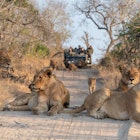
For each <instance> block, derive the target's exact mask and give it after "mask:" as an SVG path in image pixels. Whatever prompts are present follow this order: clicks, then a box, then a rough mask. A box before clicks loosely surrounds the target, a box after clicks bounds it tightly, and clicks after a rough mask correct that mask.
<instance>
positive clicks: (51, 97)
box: [8, 66, 140, 122]
mask: <svg viewBox="0 0 140 140" xmlns="http://www.w3.org/2000/svg"><path fill="white" fill-rule="evenodd" d="M120 72H121V74H122V78H121V80H120V82H119V85H118V88H117V89H115V90H110V89H108V88H101V89H98V90H95V86H96V85H95V84H96V82H95V81H96V79H94V84H92V86H93V87H94V88H93V90H89V91H90V94H89V95H88V96H87V97H86V99H85V101H84V103H83V104H82V105H81V106H80V107H77V108H75V109H69V108H68V109H64V107H68V104H69V102H70V94H69V92H68V90H67V89H66V88H65V86H64V84H63V83H62V82H61V81H60V80H58V78H57V77H56V76H55V75H54V74H52V70H51V68H44V69H42V70H41V71H40V72H38V73H37V74H36V75H35V76H34V79H33V81H32V83H31V84H30V86H29V88H30V89H31V91H32V93H29V94H26V95H24V96H23V97H18V98H16V99H15V100H14V101H13V102H11V103H10V104H9V105H8V108H9V109H10V110H32V111H33V113H34V114H42V113H47V114H48V115H56V114H57V113H80V112H82V111H83V110H87V112H88V115H89V116H92V117H94V118H97V119H103V118H105V117H109V118H112V119H118V120H127V119H132V120H135V121H138V122H140V81H139V80H140V71H139V69H138V68H136V67H134V66H130V67H129V66H127V67H124V68H121V69H120ZM89 86H90V85H89ZM89 88H90V87H89ZM21 99H22V101H21ZM21 105H22V106H21Z"/></svg>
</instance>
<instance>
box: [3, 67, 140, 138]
mask: <svg viewBox="0 0 140 140" xmlns="http://www.w3.org/2000/svg"><path fill="white" fill-rule="evenodd" d="M54 73H55V74H56V75H57V76H58V78H59V79H60V80H62V81H63V83H64V85H65V86H66V87H67V88H68V89H69V91H70V94H71V102H70V106H77V105H81V104H82V103H83V101H84V99H85V97H86V96H87V95H88V85H87V78H88V76H93V75H94V76H96V77H98V76H99V73H98V72H97V71H93V70H92V69H86V70H85V69H84V70H78V71H76V72H66V71H55V72H54ZM97 82H98V83H97V87H98V88H99V87H101V86H104V83H103V81H100V80H98V81H97ZM58 139H59V140H66V139H67V140H128V139H129V140H139V139H140V124H139V123H136V122H132V121H118V120H112V119H103V120H97V119H94V118H92V117H88V116H86V112H83V113H81V114H80V116H77V117H74V116H71V115H69V114H58V115H56V116H53V117H50V116H46V115H39V116H37V115H33V114H32V112H28V111H27V112H22V111H21V112H13V111H11V112H10V111H4V112H3V111H2V112H0V140H58Z"/></svg>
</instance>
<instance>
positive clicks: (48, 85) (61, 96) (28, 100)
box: [8, 67, 70, 115]
mask: <svg viewBox="0 0 140 140" xmlns="http://www.w3.org/2000/svg"><path fill="white" fill-rule="evenodd" d="M29 88H30V89H31V91H32V93H30V94H25V95H22V96H20V97H18V98H16V99H15V100H14V101H13V102H12V103H10V104H9V106H8V109H10V110H32V111H33V113H34V114H43V113H46V112H47V113H48V115H56V114H57V113H59V112H60V111H61V110H63V107H68V105H69V101H70V94H69V91H68V90H67V89H66V88H65V86H64V84H63V83H62V82H61V81H60V80H58V79H57V77H56V76H55V75H54V74H52V68H50V67H48V68H44V69H42V70H41V71H39V72H38V73H37V74H36V75H35V76H34V79H33V81H32V83H31V84H30V85H29ZM21 99H22V100H21Z"/></svg>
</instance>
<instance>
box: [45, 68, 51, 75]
mask: <svg viewBox="0 0 140 140" xmlns="http://www.w3.org/2000/svg"><path fill="white" fill-rule="evenodd" d="M45 73H46V74H47V76H48V77H51V75H52V71H51V69H48V70H46V71H45Z"/></svg>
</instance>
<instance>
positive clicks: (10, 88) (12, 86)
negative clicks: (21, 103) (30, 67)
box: [0, 80, 30, 110]
mask: <svg viewBox="0 0 140 140" xmlns="http://www.w3.org/2000/svg"><path fill="white" fill-rule="evenodd" d="M0 85H1V86H0V110H2V108H3V107H4V105H5V104H7V103H8V102H9V101H11V100H13V99H14V97H16V96H17V95H19V94H22V93H29V92H30V90H29V88H28V87H27V86H25V85H23V84H19V83H14V82H12V81H8V80H1V81H0Z"/></svg>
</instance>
